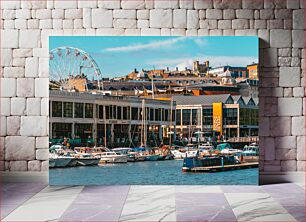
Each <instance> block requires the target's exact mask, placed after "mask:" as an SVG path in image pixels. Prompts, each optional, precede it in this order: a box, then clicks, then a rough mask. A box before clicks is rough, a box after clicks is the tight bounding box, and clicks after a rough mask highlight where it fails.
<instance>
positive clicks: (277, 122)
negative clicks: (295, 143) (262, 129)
mask: <svg viewBox="0 0 306 222" xmlns="http://www.w3.org/2000/svg"><path fill="white" fill-rule="evenodd" d="M270 130H271V131H270V135H271V136H290V135H291V117H271V118H270ZM275 146H276V147H277V148H280V147H278V143H277V142H276V140H275ZM285 148H290V147H285Z"/></svg>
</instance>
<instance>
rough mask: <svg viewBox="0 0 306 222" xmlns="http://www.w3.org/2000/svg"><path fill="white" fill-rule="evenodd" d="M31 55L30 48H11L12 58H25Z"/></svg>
mask: <svg viewBox="0 0 306 222" xmlns="http://www.w3.org/2000/svg"><path fill="white" fill-rule="evenodd" d="M31 56H33V50H32V49H14V50H13V57H14V58H25V57H31Z"/></svg>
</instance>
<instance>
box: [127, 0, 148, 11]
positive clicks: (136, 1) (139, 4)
mask: <svg viewBox="0 0 306 222" xmlns="http://www.w3.org/2000/svg"><path fill="white" fill-rule="evenodd" d="M121 8H123V9H144V8H145V1H144V0H121Z"/></svg>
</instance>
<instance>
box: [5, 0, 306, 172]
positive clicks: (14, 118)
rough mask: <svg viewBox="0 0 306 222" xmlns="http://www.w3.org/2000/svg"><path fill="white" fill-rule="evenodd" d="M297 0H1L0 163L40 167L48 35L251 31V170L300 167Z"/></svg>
mask: <svg viewBox="0 0 306 222" xmlns="http://www.w3.org/2000/svg"><path fill="white" fill-rule="evenodd" d="M304 16H305V3H304V0H155V1H154V0H121V1H120V0H105V1H103V0H99V1H97V0H90V1H85V0H84V1H82V0H80V1H77V0H68V1H67V0H65V1H58V0H54V1H53V0H49V1H28V0H27V1H25V0H24V1H20V0H14V1H5V0H4V1H1V21H0V25H1V131H0V146H1V151H0V169H1V170H2V171H3V170H5V171H48V131H49V130H48V115H49V109H48V96H49V92H48V81H49V80H48V36H54V35H78V36H79V35H81V36H83V35H84V36H85V35H91V36H92V35H122V36H123V35H127V36H131V35H136V36H147V35H150V36H152V35H156V36H169V35H172V36H222V35H224V36H225V35H233V36H234V35H235V36H241V35H242V36H249V35H258V37H259V38H260V49H259V51H260V54H259V77H260V87H259V97H260V99H259V103H260V108H259V110H260V111H259V112H260V132H259V133H260V147H261V150H260V172H261V173H262V174H263V173H265V172H272V173H279V172H292V171H300V172H301V171H305V113H306V100H305V98H304V96H305V77H304V76H305V75H304V74H305V49H304V47H305V39H304V36H305V23H304V20H305V18H304Z"/></svg>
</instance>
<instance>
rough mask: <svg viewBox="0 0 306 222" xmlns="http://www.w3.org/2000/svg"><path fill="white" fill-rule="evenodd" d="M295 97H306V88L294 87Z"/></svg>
mask: <svg viewBox="0 0 306 222" xmlns="http://www.w3.org/2000/svg"><path fill="white" fill-rule="evenodd" d="M293 96H294V97H304V96H305V88H304V87H294V88H293Z"/></svg>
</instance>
